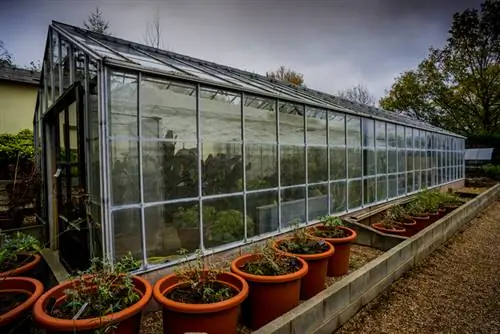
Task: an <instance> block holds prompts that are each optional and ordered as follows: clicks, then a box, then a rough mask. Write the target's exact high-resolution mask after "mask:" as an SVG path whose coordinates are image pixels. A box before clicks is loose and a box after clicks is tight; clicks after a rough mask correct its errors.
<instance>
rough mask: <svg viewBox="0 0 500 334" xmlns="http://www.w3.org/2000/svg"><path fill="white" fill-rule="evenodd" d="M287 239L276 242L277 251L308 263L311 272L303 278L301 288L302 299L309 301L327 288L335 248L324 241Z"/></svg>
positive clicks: (297, 238)
mask: <svg viewBox="0 0 500 334" xmlns="http://www.w3.org/2000/svg"><path fill="white" fill-rule="evenodd" d="M305 238H307V239H305ZM305 238H304V237H297V236H294V237H292V238H286V239H281V240H278V241H276V243H275V244H274V247H275V249H276V250H278V251H281V252H283V253H284V254H287V255H289V256H297V257H300V258H301V259H303V260H304V261H306V262H307V265H308V267H309V270H308V271H307V274H306V275H305V276H304V277H303V278H302V281H301V286H300V299H302V300H307V299H309V298H311V297H313V296H315V295H316V294H318V293H319V292H321V291H322V290H324V289H325V287H326V274H327V271H328V261H329V260H330V257H331V256H332V255H333V254H334V251H335V249H334V247H333V246H332V245H331V244H330V243H328V242H326V241H324V240H318V239H311V238H309V237H307V236H306V237H305Z"/></svg>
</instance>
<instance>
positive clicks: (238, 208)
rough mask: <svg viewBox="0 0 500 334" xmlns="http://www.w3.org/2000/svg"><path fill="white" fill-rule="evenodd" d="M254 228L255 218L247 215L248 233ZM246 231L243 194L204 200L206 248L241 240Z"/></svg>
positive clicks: (204, 241) (204, 238)
mask: <svg viewBox="0 0 500 334" xmlns="http://www.w3.org/2000/svg"><path fill="white" fill-rule="evenodd" d="M254 229H255V225H254V222H253V220H252V219H251V218H250V217H247V233H248V232H250V231H253V230H254ZM244 233H245V226H244V211H243V197H242V196H231V197H224V198H218V199H209V200H204V201H203V243H204V245H205V248H212V247H215V246H220V245H224V244H228V243H231V242H235V241H241V240H243V238H244V236H245V235H244ZM252 233H253V232H252Z"/></svg>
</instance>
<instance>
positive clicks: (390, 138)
mask: <svg viewBox="0 0 500 334" xmlns="http://www.w3.org/2000/svg"><path fill="white" fill-rule="evenodd" d="M387 144H388V145H389V146H390V147H396V145H397V139H396V125H395V124H392V123H387Z"/></svg>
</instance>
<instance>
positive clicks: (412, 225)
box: [398, 218, 418, 237]
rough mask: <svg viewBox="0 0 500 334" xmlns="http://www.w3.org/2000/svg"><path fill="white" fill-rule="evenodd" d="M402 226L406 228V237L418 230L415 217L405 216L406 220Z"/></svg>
mask: <svg viewBox="0 0 500 334" xmlns="http://www.w3.org/2000/svg"><path fill="white" fill-rule="evenodd" d="M398 223H400V222H398ZM402 226H403V228H404V229H405V230H406V231H405V233H404V234H403V236H405V237H411V236H412V235H414V234H415V233H417V232H418V230H417V222H416V221H415V220H414V219H413V218H405V221H404V222H402Z"/></svg>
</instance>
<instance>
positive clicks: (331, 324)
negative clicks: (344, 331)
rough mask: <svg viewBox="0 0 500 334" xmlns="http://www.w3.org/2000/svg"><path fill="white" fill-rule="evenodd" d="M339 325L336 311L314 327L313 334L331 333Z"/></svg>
mask: <svg viewBox="0 0 500 334" xmlns="http://www.w3.org/2000/svg"><path fill="white" fill-rule="evenodd" d="M339 327H340V324H339V315H338V313H335V314H334V315H332V316H331V317H330V318H329V319H327V320H326V321H325V322H323V325H321V327H319V328H318V329H316V331H314V332H313V334H332V333H333V332H334V331H335V330H336V329H337V328H339Z"/></svg>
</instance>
